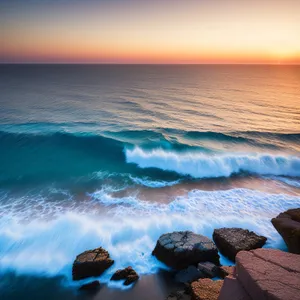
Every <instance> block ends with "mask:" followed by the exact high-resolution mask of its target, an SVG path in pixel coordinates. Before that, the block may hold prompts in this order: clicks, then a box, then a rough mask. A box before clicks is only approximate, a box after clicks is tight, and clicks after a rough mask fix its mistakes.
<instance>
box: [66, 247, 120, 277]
mask: <svg viewBox="0 0 300 300" xmlns="http://www.w3.org/2000/svg"><path fill="white" fill-rule="evenodd" d="M113 263H114V261H113V260H112V259H110V257H109V253H108V252H107V251H106V250H105V249H103V248H101V247H100V248H97V249H94V250H88V251H85V252H83V253H81V254H79V255H78V256H77V257H76V259H75V261H74V263H73V268H72V276H73V280H80V279H83V278H87V277H91V276H100V275H101V274H102V273H103V272H104V271H105V270H106V269H108V268H109V267H110V266H111V265H112V264H113Z"/></svg>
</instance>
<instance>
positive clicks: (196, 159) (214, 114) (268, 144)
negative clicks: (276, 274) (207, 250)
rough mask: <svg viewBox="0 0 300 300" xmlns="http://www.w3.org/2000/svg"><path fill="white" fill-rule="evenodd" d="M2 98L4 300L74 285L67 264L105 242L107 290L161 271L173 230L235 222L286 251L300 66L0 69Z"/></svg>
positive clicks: (296, 202) (0, 255)
mask: <svg viewBox="0 0 300 300" xmlns="http://www.w3.org/2000/svg"><path fill="white" fill-rule="evenodd" d="M0 90H1V94H0V272H1V273H2V275H5V277H4V278H6V280H4V281H3V282H2V283H1V285H0V290H2V292H3V291H5V294H4V295H5V297H7V299H18V297H19V296H18V294H17V292H16V291H13V290H11V291H9V289H10V288H11V287H12V288H16V285H17V283H16V282H17V281H16V280H15V279H14V280H12V279H11V278H18V276H21V277H22V276H31V277H32V276H34V278H39V279H40V280H46V279H49V280H50V279H51V278H57V277H59V278H61V280H60V281H59V284H58V286H59V288H60V289H62V290H64V289H68V290H76V289H77V287H78V285H80V283H72V281H71V266H72V262H73V260H74V258H75V256H76V255H77V254H78V253H80V252H81V251H84V250H86V249H90V248H93V247H98V246H103V247H105V248H106V249H107V250H109V252H110V253H111V256H112V257H113V259H115V261H116V263H115V265H114V266H113V267H112V269H111V270H109V271H108V272H107V273H106V274H104V275H103V276H102V277H100V280H101V282H104V283H105V282H107V283H108V286H109V287H111V288H116V289H118V288H121V285H115V284H114V285H112V284H111V283H109V278H110V276H111V274H112V273H113V272H114V270H116V269H117V268H120V267H126V266H127V265H132V266H133V267H134V268H135V269H136V270H137V271H138V272H139V273H140V274H141V275H149V274H155V273H157V272H158V271H159V270H160V269H161V268H165V267H164V266H163V265H162V264H161V263H160V262H158V261H157V260H156V259H155V258H153V257H152V256H151V251H152V250H153V248H154V245H155V242H156V240H157V238H158V237H159V235H160V234H162V233H165V232H169V231H173V230H186V229H190V230H193V231H195V232H197V233H201V234H204V235H207V236H208V237H211V236H212V232H213V229H214V228H217V227H221V226H239V227H243V228H248V229H252V230H255V231H257V232H258V233H260V234H263V235H265V236H267V237H268V243H267V245H266V247H279V248H281V249H285V245H284V244H283V242H282V240H281V238H280V236H279V235H278V234H277V232H276V231H275V230H274V229H273V227H272V225H271V224H270V219H271V218H272V217H274V216H276V215H277V214H278V213H279V212H281V211H283V210H285V209H288V208H292V207H299V206H300V193H299V192H300V155H299V153H300V67H299V66H293V67H292V66H226V65H224V66H126V65H123V66H122V65H102V66H101V65H98V66H97V65H95V66H93V65H89V66H85V65H76V66H75V65H35V66H32V65H23V66H19V65H2V66H1V67H0ZM222 260H223V262H224V263H228V262H227V261H226V260H225V259H224V258H222ZM11 276H13V277H11ZM15 276H16V277H15ZM22 278H23V277H22ZM41 282H42V281H41ZM58 286H56V285H55V288H54V287H52V290H53V289H54V290H55V289H59V288H58ZM41 289H42V288H41ZM31 293H33V292H32V291H31ZM35 293H36V291H35ZM51 295H52V294H51ZM31 296H32V295H31ZM28 297H30V293H29V296H28ZM60 297H61V298H62V299H63V298H64V299H65V295H64V293H63V292H60V293H58V294H57V295H55V294H53V296H51V298H49V299H54V298H55V299H56V298H57V299H60ZM30 299H32V298H30ZM37 299H39V298H37Z"/></svg>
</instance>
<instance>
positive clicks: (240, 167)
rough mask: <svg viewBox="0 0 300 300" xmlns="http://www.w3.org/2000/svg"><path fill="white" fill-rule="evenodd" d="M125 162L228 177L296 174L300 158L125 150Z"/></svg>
mask: <svg viewBox="0 0 300 300" xmlns="http://www.w3.org/2000/svg"><path fill="white" fill-rule="evenodd" d="M125 154H126V161H127V162H128V163H135V164H137V165H138V166H139V167H140V168H159V169H162V170H166V171H174V172H177V173H179V174H183V175H189V176H192V177H195V178H210V177H211V178H216V177H229V176H231V175H233V174H238V173H241V172H248V173H253V174H259V175H283V176H296V177H297V176H300V158H299V157H296V156H288V155H271V154H250V153H249V154H238V153H236V154H222V155H206V154H203V153H196V152H190V153H188V152H186V153H176V152H172V151H165V150H163V149H156V150H151V151H145V150H143V149H142V148H139V147H135V148H134V149H126V150H125Z"/></svg>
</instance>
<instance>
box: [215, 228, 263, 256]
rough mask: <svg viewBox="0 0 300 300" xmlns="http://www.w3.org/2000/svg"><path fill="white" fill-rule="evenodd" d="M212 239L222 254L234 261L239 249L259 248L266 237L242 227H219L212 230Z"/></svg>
mask: <svg viewBox="0 0 300 300" xmlns="http://www.w3.org/2000/svg"><path fill="white" fill-rule="evenodd" d="M213 240H214V242H215V243H216V245H217V247H218V249H219V250H220V252H221V253H222V254H223V255H225V256H227V257H228V258H229V259H231V260H232V261H235V256H236V254H237V253H238V252H239V251H242V250H252V249H256V248H260V247H262V246H263V245H264V244H265V243H266V241H267V238H265V237H264V236H259V235H257V234H255V233H254V232H253V231H249V230H245V229H242V228H220V229H215V230H214V234H213Z"/></svg>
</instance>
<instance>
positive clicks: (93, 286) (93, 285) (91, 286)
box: [79, 280, 100, 291]
mask: <svg viewBox="0 0 300 300" xmlns="http://www.w3.org/2000/svg"><path fill="white" fill-rule="evenodd" d="M99 288H100V282H99V281H98V280H95V281H92V282H89V283H86V284H83V285H82V286H81V287H80V288H79V290H81V291H95V290H98V289H99Z"/></svg>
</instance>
